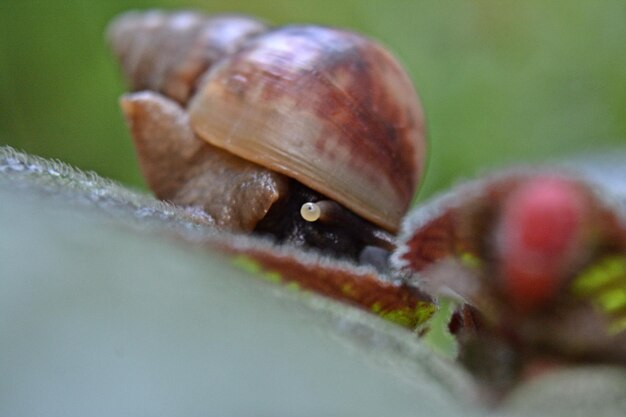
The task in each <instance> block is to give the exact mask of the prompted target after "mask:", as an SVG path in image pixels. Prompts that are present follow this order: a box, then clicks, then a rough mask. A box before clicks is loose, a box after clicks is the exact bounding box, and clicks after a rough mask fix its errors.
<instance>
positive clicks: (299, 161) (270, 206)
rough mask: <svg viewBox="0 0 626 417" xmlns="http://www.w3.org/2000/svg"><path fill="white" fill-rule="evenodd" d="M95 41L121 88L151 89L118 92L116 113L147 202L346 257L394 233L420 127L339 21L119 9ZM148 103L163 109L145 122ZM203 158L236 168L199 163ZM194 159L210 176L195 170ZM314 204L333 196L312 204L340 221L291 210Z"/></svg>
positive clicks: (395, 70) (402, 96) (399, 90)
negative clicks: (274, 24) (112, 59)
mask: <svg viewBox="0 0 626 417" xmlns="http://www.w3.org/2000/svg"><path fill="white" fill-rule="evenodd" d="M109 37H110V39H111V43H112V44H113V49H114V51H115V52H116V54H117V55H118V57H119V59H120V61H121V64H122V68H123V70H124V72H125V73H126V75H127V78H128V79H129V80H130V82H131V88H132V89H133V90H138V91H142V90H149V91H151V92H152V93H151V94H153V95H152V96H146V95H145V93H139V94H144V95H143V96H142V97H138V96H137V95H135V94H130V95H127V96H125V98H123V100H122V103H123V104H122V107H123V110H124V112H125V114H126V117H127V119H128V121H129V124H130V125H131V130H132V131H133V136H134V139H135V143H136V146H137V148H138V154H139V159H140V164H141V165H142V169H143V171H144V175H145V176H146V178H147V181H148V183H149V185H150V187H151V188H152V189H153V190H154V191H155V193H156V194H157V196H159V197H160V198H165V199H169V200H173V201H174V202H181V203H184V204H189V205H199V206H201V207H203V208H204V209H205V210H206V211H207V212H208V214H210V215H212V216H213V217H215V218H216V223H217V224H218V226H222V227H224V228H226V229H231V230H244V231H263V232H267V233H270V234H273V235H274V236H277V237H278V238H279V239H281V240H286V241H290V242H292V243H303V244H305V245H309V246H314V247H318V248H322V249H324V248H325V247H327V246H330V247H334V248H333V249H332V250H334V251H336V252H337V251H338V252H342V251H349V252H353V253H352V255H351V256H353V255H358V253H359V252H360V251H361V249H362V248H363V247H364V246H367V245H372V244H373V245H376V246H380V242H381V239H380V236H381V234H384V233H387V234H389V233H395V232H396V231H397V228H398V226H399V224H400V221H401V218H402V217H403V215H404V213H405V212H406V210H407V209H408V207H409V204H410V201H411V199H412V197H413V194H414V193H415V190H416V188H417V186H418V183H419V181H420V179H421V176H422V174H423V169H424V161H425V152H426V145H425V137H424V121H423V113H422V109H421V105H420V103H419V100H418V98H417V95H416V94H415V92H414V89H413V86H412V84H411V82H410V79H409V77H408V76H407V75H406V73H405V71H404V70H403V69H402V67H401V66H400V65H399V64H398V63H397V61H396V60H395V59H394V58H393V57H392V56H391V55H390V54H389V53H388V52H387V51H386V50H385V49H384V48H383V47H381V46H380V45H379V44H377V43H376V42H374V41H372V40H370V39H367V38H365V37H363V36H361V35H357V34H355V33H352V32H348V31H343V30H339V29H332V28H325V27H316V26H287V27H283V28H277V29H270V28H268V27H267V25H265V24H264V23H262V22H260V21H258V20H256V19H253V18H247V17H241V16H218V17H205V16H203V15H200V14H197V13H190V12H181V13H171V14H170V13H163V12H147V13H131V14H127V15H123V16H122V17H120V18H118V19H117V20H116V21H114V22H113V24H112V25H111V27H110V30H109ZM136 94H137V93H136ZM156 102H158V104H155V103H156ZM148 104H149V105H150V106H152V107H157V108H159V109H161V110H163V111H161V113H164V114H165V113H167V114H169V115H170V117H169V118H160V119H158V118H157V119H158V120H154V119H155V118H152V119H153V120H151V121H147V119H148V117H145V116H146V115H147V114H148V112H147V111H143V110H145V107H146V106H147V105H148ZM166 108H167V109H166ZM138 109H142V111H139V110H138ZM139 113H141V114H143V115H144V117H143V118H139V117H138V116H137V114H139ZM166 120H167V121H166ZM159 124H165V125H166V126H158V125H159ZM173 125H176V126H177V127H176V128H172V127H171V126H173ZM146 126H149V127H146ZM168 126H169V127H168ZM163 131H169V132H170V134H168V135H166V136H167V137H166V138H163V137H162V136H163V134H162V132H163ZM183 131H184V132H185V133H184V134H180V135H175V134H171V133H172V132H183ZM176 136H185V137H193V138H194V139H193V140H186V141H183V140H181V138H180V137H176ZM182 143H188V144H192V143H193V144H194V145H193V147H192V146H182V145H180V146H179V145H178V144H182ZM164 144H169V145H167V147H168V148H170V149H169V150H168V151H163V150H160V148H163V147H165V145H164ZM200 144H201V145H200ZM216 149H217V150H218V151H216V152H214V150H216ZM213 153H218V154H224V155H228V156H227V157H226V159H228V160H229V161H231V162H232V161H237V162H236V164H232V163H231V164H227V166H225V167H221V165H220V164H221V163H220V162H217V161H216V158H215V157H213V158H212V159H213V161H212V162H211V163H208V162H206V158H208V155H209V154H213ZM202 155H205V156H202ZM217 159H219V158H217ZM206 165H211V166H212V168H211V169H209V170H208V171H212V172H211V173H207V172H208V171H207V170H204V169H201V168H198V166H206ZM218 167H219V168H218ZM243 171H246V172H249V173H250V175H248V176H242V175H241V172H243ZM191 172H193V173H191ZM166 173H167V174H166ZM155 175H157V176H158V177H159V179H154V178H155ZM199 176H200V177H202V178H203V180H201V181H198V180H197V178H198V177H199ZM151 178H152V179H151ZM191 182H195V183H199V184H200V185H201V186H200V187H199V188H198V184H196V186H194V187H190V186H189V185H188V184H190V183H191ZM164 183H168V185H167V186H165V185H164ZM218 184H221V185H218ZM224 184H226V185H224ZM191 188H193V190H192V189H191ZM163 189H167V191H166V192H163V191H162V190H163ZM182 189H187V192H185V193H182V194H184V195H182V194H181V190H182ZM252 189H259V190H260V191H259V192H253V191H251V190H252ZM224 191H226V194H227V195H228V196H227V197H224ZM218 193H219V194H220V195H219V196H218V195H217V194H218ZM190 195H193V196H192V197H190ZM217 201H219V202H220V203H219V204H217V205H216V204H215V202H217ZM318 201H332V202H336V206H335V205H328V204H326V205H324V204H322V205H321V206H322V207H334V208H333V209H332V210H331V212H332V213H337V214H338V215H339V218H345V219H348V218H350V219H352V220H350V221H348V222H346V224H350V226H345V225H342V224H340V223H341V222H338V221H324V220H328V219H329V217H332V216H329V215H328V213H327V214H326V215H322V216H320V218H321V219H322V221H320V222H310V221H307V220H305V219H303V218H302V217H301V216H300V212H301V208H302V206H303V204H306V203H316V202H318ZM218 206H219V207H218ZM336 207H340V209H337V208H336ZM243 211H246V212H250V211H252V212H253V213H254V214H250V215H248V214H247V213H246V215H243V214H242V212H243ZM343 212H345V213H344V214H339V213H343ZM224 213H226V215H224ZM242 218H245V219H246V220H245V221H241V219H242ZM237 219H239V220H237ZM331 220H332V219H331ZM363 231H367V232H366V233H364V232H363ZM368 236H369V237H368ZM372 236H378V237H372ZM382 240H383V241H386V242H389V241H390V240H391V238H389V237H387V238H384V239H382ZM376 242H377V243H376ZM385 245H387V244H383V246H385Z"/></svg>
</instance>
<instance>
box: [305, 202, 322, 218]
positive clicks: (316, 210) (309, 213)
mask: <svg viewBox="0 0 626 417" xmlns="http://www.w3.org/2000/svg"><path fill="white" fill-rule="evenodd" d="M300 215H301V216H302V218H303V219H304V220H306V221H307V222H315V221H317V220H319V218H320V217H321V215H322V209H321V208H320V206H319V205H318V204H315V203H311V202H308V203H304V204H303V205H302V208H300Z"/></svg>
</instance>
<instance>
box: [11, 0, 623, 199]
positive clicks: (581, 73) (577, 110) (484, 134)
mask: <svg viewBox="0 0 626 417" xmlns="http://www.w3.org/2000/svg"><path fill="white" fill-rule="evenodd" d="M154 7H159V8H181V7H185V8H196V9H200V10H203V11H206V12H209V13H210V12H219V11H236V12H243V13H250V14H254V15H257V16H260V17H262V18H264V19H266V20H268V21H270V22H273V23H275V24H284V23H296V22H314V23H320V24H325V25H333V26H341V27H347V28H351V29H354V30H357V31H360V32H363V33H365V34H367V35H369V36H371V37H374V38H377V39H379V40H380V41H382V42H383V43H384V44H386V45H388V46H389V47H390V49H391V50H392V51H394V52H395V54H396V55H397V56H398V57H399V58H400V59H401V61H403V62H404V63H405V64H406V66H407V68H408V71H409V73H410V75H411V77H412V78H413V80H414V82H415V84H416V86H417V88H418V90H419V92H420V95H421V98H422V101H423V104H424V106H425V108H426V114H427V120H428V129H429V138H430V145H431V146H430V162H429V167H428V175H427V177H426V183H425V185H424V186H423V187H422V190H421V192H420V198H423V197H426V196H428V195H430V194H432V193H433V192H434V191H435V190H437V189H440V188H442V187H444V186H446V185H449V184H450V183H451V182H453V181H454V180H455V178H458V177H462V176H468V175H473V174H474V173H476V172H477V171H479V170H481V169H483V168H486V167H491V166H494V165H502V164H507V163H511V162H514V161H540V160H542V159H545V158H550V157H555V156H560V155H567V154H571V153H575V152H579V151H584V150H589V149H591V150H596V149H598V148H599V147H600V148H606V147H615V146H626V2H625V1H623V0H593V1H592V0H589V1H582V0H581V1H575V0H559V1H557V0H553V1H546V0H536V1H535V0H530V1H529V0H527V1H502V0H475V1H467V0H459V1H441V0H440V1H435V0H433V1H408V0H407V1H375V0H358V1H357V0H351V1H343V2H339V1H338V0H316V1H305V0H289V1H265V2H262V1H258V0H238V1H237V0H228V1H227V0H212V1H209V0H205V1H185V2H183V1H119V0H115V1H79V0H63V1H56V0H53V1H51V0H41V1H34V0H30V1H29V0H19V1H17V0H1V1H0V144H10V145H12V146H14V147H16V148H18V149H21V150H24V151H26V152H29V153H33V154H38V155H42V156H45V157H53V158H58V159H60V160H63V161H65V162H68V163H70V164H72V165H75V166H78V167H80V168H83V169H87V170H93V171H96V172H98V173H99V174H101V175H103V176H106V177H110V178H114V179H116V180H119V181H121V182H123V183H125V184H128V185H131V186H136V187H143V182H142V180H141V178H140V175H139V171H138V168H137V163H136V160H135V155H134V150H133V149H132V145H131V142H130V139H129V135H128V133H127V131H126V128H125V126H124V122H123V119H122V117H121V114H120V112H119V109H118V104H117V99H118V97H119V95H120V94H121V93H122V92H123V91H124V86H123V83H122V79H121V77H120V75H119V72H118V69H117V66H116V63H115V62H114V61H113V59H112V56H111V53H110V51H109V50H108V49H107V46H106V45H105V42H104V39H103V32H104V29H105V26H106V24H107V22H108V21H109V20H110V19H111V18H112V17H113V16H115V15H116V14H118V13H120V12H122V11H124V10H128V9H131V8H154Z"/></svg>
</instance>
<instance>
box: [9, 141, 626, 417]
mask: <svg viewBox="0 0 626 417" xmlns="http://www.w3.org/2000/svg"><path fill="white" fill-rule="evenodd" d="M0 201H1V202H2V204H0V231H1V233H0V257H1V258H0V334H2V337H1V338H0V353H1V354H0V415H10V416H32V415H47V416H57V415H58V416H85V415H89V416H119V415H125V416H134V415H137V416H140V415H151V416H158V415H163V416H174V415H220V416H230V415H232V416H246V415H250V416H258V415H289V416H298V415H302V416H310V415H340V416H369V415H371V416H380V415H384V416H438V415H441V416H454V415H463V416H472V415H507V416H508V415H546V416H550V415H589V413H587V414H580V413H579V412H581V411H587V410H593V415H594V416H601V415H621V414H619V413H620V412H622V411H623V409H624V406H625V405H624V398H625V397H624V396H623V395H621V394H623V393H624V392H626V373H625V372H624V371H623V370H622V369H616V368H614V369H610V368H588V369H582V368H581V369H572V370H570V371H563V372H558V373H552V374H550V375H547V376H546V377H544V378H539V379H536V380H534V381H533V382H532V383H531V384H529V385H526V386H522V387H520V388H519V389H518V390H517V391H516V392H514V393H513V394H512V396H511V397H510V398H509V400H508V401H507V402H506V403H505V404H504V408H500V409H497V410H493V411H487V408H486V406H485V405H481V403H480V402H479V399H480V396H479V394H478V393H479V388H478V387H477V386H476V384H475V382H474V381H473V380H471V379H470V378H469V377H468V376H467V375H466V374H465V373H464V372H463V371H462V370H461V369H460V368H458V367H457V366H456V365H455V364H453V363H451V362H449V361H447V360H445V359H442V358H440V357H439V356H438V355H437V354H434V353H433V352H431V351H430V350H429V348H428V347H427V346H425V345H423V344H422V343H421V342H420V341H419V340H418V339H417V338H416V336H415V335H414V334H413V333H412V332H409V331H406V330H405V329H402V328H400V327H398V326H395V325H393V324H391V323H389V322H387V321H385V320H381V319H380V318H377V317H375V316H372V315H370V314H367V313H364V312H362V311H361V310H358V309H355V308H352V307H349V306H345V305H342V304H340V303H337V302H334V301H331V300H328V299H325V298H322V297H319V296H316V295H314V294H310V293H309V294H304V293H302V292H293V291H290V290H289V289H286V288H284V287H281V286H279V285H275V284H274V283H272V282H267V281H264V280H259V279H251V276H250V272H246V271H244V270H242V269H241V268H240V267H235V266H233V265H232V260H231V259H223V257H221V256H220V255H218V254H216V253H211V252H210V251H208V250H207V249H206V248H205V247H203V246H201V245H196V244H193V243H192V242H193V241H194V240H195V239H197V238H198V236H199V235H203V234H210V233H213V232H212V231H211V230H210V229H209V228H208V227H206V226H203V225H202V221H201V218H200V217H198V215H197V214H194V213H191V214H190V213H189V211H186V210H182V209H180V208H176V207H173V206H171V205H167V204H164V203H161V202H157V201H156V200H154V199H152V198H150V197H147V196H144V195H141V194H136V193H134V192H131V191H129V190H127V189H124V188H122V187H119V186H117V185H115V184H113V183H111V182H109V181H106V180H103V179H101V178H99V177H97V176H95V175H89V174H83V173H81V172H79V171H76V170H73V169H70V168H68V167H66V166H62V165H60V164H58V163H49V162H45V161H43V160H41V159H39V158H27V157H25V156H24V155H22V154H17V153H15V152H13V151H12V150H10V149H7V148H0ZM182 235H184V236H187V239H181V238H180V236H182ZM585 407H586V408H585ZM590 407H591V408H590Z"/></svg>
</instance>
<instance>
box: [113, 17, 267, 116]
mask: <svg viewBox="0 0 626 417" xmlns="http://www.w3.org/2000/svg"><path fill="white" fill-rule="evenodd" d="M267 29H268V28H267V25H266V24H265V23H263V22H262V21H260V20H257V19H255V18H252V17H248V16H243V15H215V16H206V15H203V14H201V13H197V12H191V11H181V12H172V13H168V12H164V11H159V10H155V11H149V12H128V13H125V14H123V15H121V16H120V17H118V18H116V19H115V20H114V21H113V22H112V23H111V24H110V26H109V28H108V30H107V38H108V40H109V43H110V44H111V46H112V49H113V51H114V53H115V55H116V56H117V58H118V60H119V62H120V65H121V67H122V71H123V73H124V75H125V77H126V78H127V80H128V82H129V84H130V86H131V89H132V90H133V91H140V90H151V91H156V92H160V93H162V94H164V95H165V96H167V97H169V98H171V99H173V100H175V101H177V102H179V103H181V104H185V103H187V101H188V100H189V98H190V97H191V96H192V95H193V93H194V92H195V90H196V87H197V84H198V82H199V81H200V79H201V78H202V75H203V74H204V73H205V72H206V71H207V70H208V69H209V68H210V67H211V65H213V64H214V63H215V62H217V61H218V60H220V59H221V58H222V57H224V56H225V55H228V54H231V53H233V52H234V51H236V50H237V49H239V48H240V46H241V45H242V44H243V43H244V42H245V41H246V40H247V39H248V38H250V37H252V36H255V35H257V34H259V33H262V32H265V31H266V30H267Z"/></svg>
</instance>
